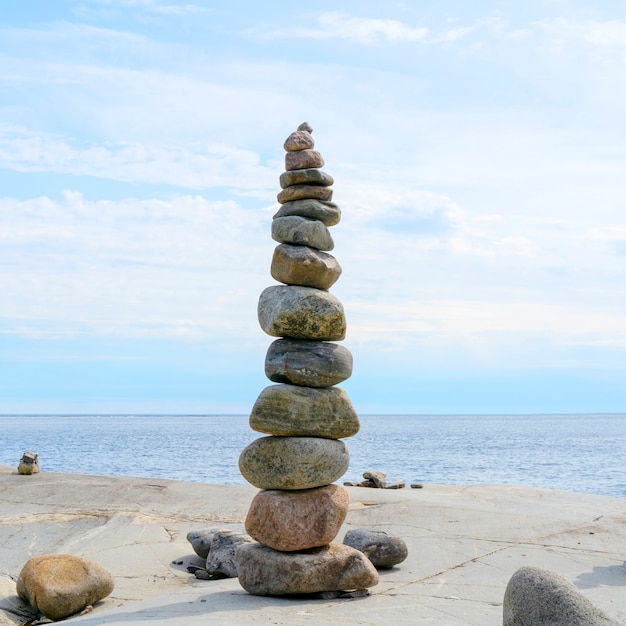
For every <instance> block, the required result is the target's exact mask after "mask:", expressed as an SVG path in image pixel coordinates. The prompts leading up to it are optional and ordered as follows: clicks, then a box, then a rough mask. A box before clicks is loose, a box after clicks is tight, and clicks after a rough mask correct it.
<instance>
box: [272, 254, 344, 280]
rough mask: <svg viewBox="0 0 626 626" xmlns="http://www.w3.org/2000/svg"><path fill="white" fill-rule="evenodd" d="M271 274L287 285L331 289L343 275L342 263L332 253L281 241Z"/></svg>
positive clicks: (273, 259) (274, 257)
mask: <svg viewBox="0 0 626 626" xmlns="http://www.w3.org/2000/svg"><path fill="white" fill-rule="evenodd" d="M271 274H272V278H274V279H275V280H277V281H279V282H281V283H284V284H286V285H301V286H302V287H314V288H315V289H330V288H331V287H332V286H333V285H334V284H335V283H336V282H337V279H338V278H339V276H341V265H339V263H338V262H337V259H336V258H335V257H334V256H332V254H328V253H326V252H322V251H321V250H315V249H314V248H309V247H308V246H292V245H289V244H286V243H281V244H280V245H279V246H276V249H275V250H274V256H273V257H272V265H271Z"/></svg>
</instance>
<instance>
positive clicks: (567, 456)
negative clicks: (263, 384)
mask: <svg viewBox="0 0 626 626" xmlns="http://www.w3.org/2000/svg"><path fill="white" fill-rule="evenodd" d="M360 419H361V431H360V432H359V433H358V434H357V435H356V436H354V437H351V438H349V439H346V440H345V441H346V444H347V445H348V447H349V450H350V459H351V462H350V468H349V470H348V472H347V473H346V474H345V476H344V477H343V478H342V481H343V480H355V481H357V480H361V479H362V474H363V472H364V471H367V470H372V469H373V470H378V471H382V472H384V473H385V474H386V475H387V480H388V481H400V480H403V481H405V482H406V483H407V486H408V483H414V482H421V483H425V484H428V483H431V484H437V483H444V484H462V485H468V484H476V483H489V484H515V485H526V486H531V487H547V488H551V489H564V490H568V491H581V492H588V493H595V494H601V495H609V496H615V497H620V498H626V461H625V453H626V414H612V415H498V416H494V415H466V416H458V415H455V416H447V415H366V416H361V418H360ZM259 436H261V435H260V434H259V433H255V432H253V431H251V430H250V428H249V426H248V418H247V416H243V415H240V416H233V415H81V416H65V415H20V416H10V415H4V416H0V463H4V464H7V465H14V466H16V465H17V462H18V461H19V459H20V457H21V455H22V454H23V452H25V451H26V450H33V451H34V452H36V453H38V454H39V459H40V465H41V469H42V471H50V472H73V473H81V474H106V475H120V476H143V477H155V478H171V479H175V480H186V481H193V482H206V483H220V484H245V480H244V479H243V477H242V476H241V474H240V473H239V469H238V465H237V462H238V457H239V453H240V452H241V450H242V449H243V448H244V447H245V446H246V445H248V444H249V443H250V442H251V441H253V440H254V439H256V438H257V437H259Z"/></svg>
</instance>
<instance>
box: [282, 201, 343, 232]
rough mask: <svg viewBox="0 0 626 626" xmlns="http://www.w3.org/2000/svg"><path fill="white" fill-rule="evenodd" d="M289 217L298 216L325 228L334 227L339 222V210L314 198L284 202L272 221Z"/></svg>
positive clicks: (332, 203) (329, 203)
mask: <svg viewBox="0 0 626 626" xmlns="http://www.w3.org/2000/svg"><path fill="white" fill-rule="evenodd" d="M289 215H299V216H300V217H308V218H310V219H313V220H319V221H320V222H322V223H323V224H324V225H325V226H335V224H338V223H339V221H340V220H341V209H340V208H339V207H338V206H337V205H336V204H335V203H334V202H322V201H321V200H315V199H314V198H306V199H304V200H294V201H293V202H285V203H284V204H282V205H281V207H280V209H278V211H277V212H276V214H275V215H274V219H278V218H279V217H285V216H289Z"/></svg>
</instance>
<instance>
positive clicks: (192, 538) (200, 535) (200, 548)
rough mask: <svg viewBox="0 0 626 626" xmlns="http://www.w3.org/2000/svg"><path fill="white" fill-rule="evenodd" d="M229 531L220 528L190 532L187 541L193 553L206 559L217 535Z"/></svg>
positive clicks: (213, 527) (212, 527)
mask: <svg viewBox="0 0 626 626" xmlns="http://www.w3.org/2000/svg"><path fill="white" fill-rule="evenodd" d="M229 530H230V528H221V527H219V526H211V527H208V528H199V529H197V530H190V531H189V532H188V533H187V541H188V542H189V543H190V544H191V547H192V548H193V551H194V552H195V553H196V554H197V555H198V556H199V557H201V558H203V559H206V558H207V556H208V554H209V550H210V549H211V542H212V541H213V537H214V536H215V533H218V532H220V531H229Z"/></svg>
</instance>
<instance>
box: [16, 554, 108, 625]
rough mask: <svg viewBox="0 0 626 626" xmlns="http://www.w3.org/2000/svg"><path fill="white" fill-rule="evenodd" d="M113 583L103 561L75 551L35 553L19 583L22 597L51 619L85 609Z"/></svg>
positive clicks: (18, 588) (22, 573) (21, 574)
mask: <svg viewBox="0 0 626 626" xmlns="http://www.w3.org/2000/svg"><path fill="white" fill-rule="evenodd" d="M113 587H114V581H113V576H111V574H110V573H109V572H108V571H107V570H106V569H104V567H102V565H100V564H99V563H95V562H94V561H91V560H89V559H85V558H83V557H80V556H74V555H72V554H50V555H42V556H34V557H32V558H31V559H29V560H28V561H27V563H26V565H24V567H23V568H22V571H21V572H20V574H19V576H18V578H17V583H16V590H17V594H18V595H19V597H20V598H22V600H24V601H26V602H28V603H29V604H30V605H31V606H32V607H33V608H34V609H35V610H36V611H39V612H40V613H42V614H43V615H45V616H46V617H47V618H48V619H52V620H57V619H62V618H64V617H69V616H70V615H73V614H74V613H78V612H79V611H82V610H83V609H84V608H85V607H86V606H87V605H89V604H94V603H95V602H98V601H99V600H102V599H103V598H106V597H107V596H108V595H109V594H110V593H111V592H112V591H113Z"/></svg>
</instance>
